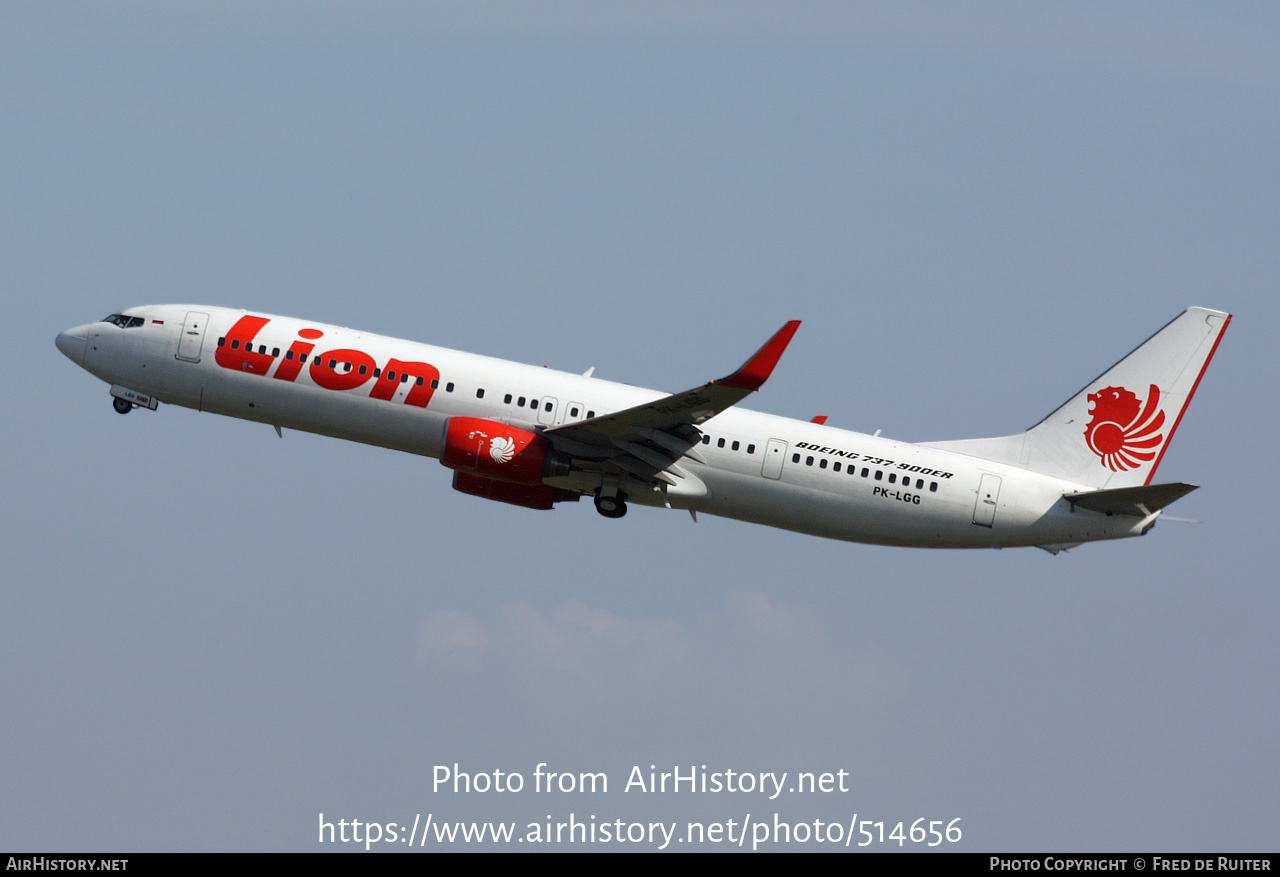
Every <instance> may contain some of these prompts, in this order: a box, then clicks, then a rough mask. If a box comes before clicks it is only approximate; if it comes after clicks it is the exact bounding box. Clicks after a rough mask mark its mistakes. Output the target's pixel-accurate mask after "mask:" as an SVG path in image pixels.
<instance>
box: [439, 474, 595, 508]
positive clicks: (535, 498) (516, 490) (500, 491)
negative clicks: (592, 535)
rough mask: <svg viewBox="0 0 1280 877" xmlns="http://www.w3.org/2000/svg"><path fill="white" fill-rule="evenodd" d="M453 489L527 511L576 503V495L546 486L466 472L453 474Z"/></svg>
mask: <svg viewBox="0 0 1280 877" xmlns="http://www.w3.org/2000/svg"><path fill="white" fill-rule="evenodd" d="M453 489H454V490H457V491H459V492H461V493H466V494H469V495H471V496H482V497H484V498H485V499H492V500H496V501H497V502H506V503H510V504H511V505H518V506H523V507H524V508H527V509H543V510H545V509H549V508H551V507H552V505H554V504H555V503H558V502H566V501H575V502H576V501H577V500H578V499H579V497H578V494H576V493H573V492H572V491H569V490H558V489H556V488H554V487H550V486H548V485H546V484H512V483H511V482H510V481H494V480H493V479H492V478H485V477H483V476H481V475H469V474H467V473H466V472H454V473H453Z"/></svg>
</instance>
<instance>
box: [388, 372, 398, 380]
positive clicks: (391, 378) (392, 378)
mask: <svg viewBox="0 0 1280 877" xmlns="http://www.w3.org/2000/svg"><path fill="white" fill-rule="evenodd" d="M395 379H396V373H395V372H387V380H389V381H394V380H395Z"/></svg>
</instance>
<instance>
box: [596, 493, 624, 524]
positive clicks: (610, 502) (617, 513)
mask: <svg viewBox="0 0 1280 877" xmlns="http://www.w3.org/2000/svg"><path fill="white" fill-rule="evenodd" d="M596 511H598V512H599V513H600V514H602V515H604V516H605V517H606V518H620V517H622V516H623V515H625V514H626V513H627V495H626V494H625V493H622V492H621V491H619V492H618V493H617V494H616V495H614V496H601V495H600V493H599V491H597V492H596Z"/></svg>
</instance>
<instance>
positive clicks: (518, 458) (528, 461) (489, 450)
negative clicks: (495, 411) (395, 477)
mask: <svg viewBox="0 0 1280 877" xmlns="http://www.w3.org/2000/svg"><path fill="white" fill-rule="evenodd" d="M440 462H441V463H443V464H444V465H445V466H448V467H449V468H450V469H455V470H457V471H458V472H462V473H468V474H474V475H480V476H482V477H484V478H491V479H496V480H498V481H508V482H511V483H513V484H536V485H542V483H543V479H544V478H553V477H556V476H559V475H568V474H569V458H568V457H566V456H565V455H564V454H561V453H560V452H558V451H557V450H556V449H555V448H553V447H551V442H549V441H547V440H546V438H544V437H543V436H540V435H538V434H537V433H535V432H529V431H528V430H524V429H520V428H519V427H517V426H508V425H507V424H505V423H498V422H497V421H496V420H486V419H484V418H482V417H450V418H449V420H448V422H446V423H445V427H444V451H443V453H441V455H440ZM454 486H455V487H456V486H457V481H456V480H455V482H454ZM458 489H459V490H462V488H460V487H459V488H458ZM548 489H550V488H548ZM464 492H466V493H470V492H471V491H465V490H464ZM518 504H520V503H518Z"/></svg>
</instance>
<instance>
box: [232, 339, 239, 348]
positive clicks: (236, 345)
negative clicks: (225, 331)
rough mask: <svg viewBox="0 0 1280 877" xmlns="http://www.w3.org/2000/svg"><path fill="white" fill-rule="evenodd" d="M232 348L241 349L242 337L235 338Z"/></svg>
mask: <svg viewBox="0 0 1280 877" xmlns="http://www.w3.org/2000/svg"><path fill="white" fill-rule="evenodd" d="M231 349H232V350H239V349H240V339H239V338H237V339H235V340H234V341H232V342H231Z"/></svg>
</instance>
